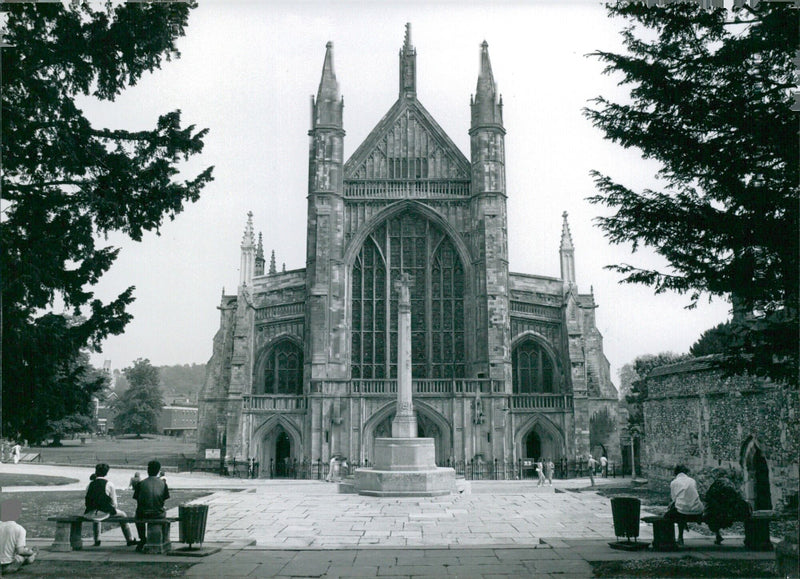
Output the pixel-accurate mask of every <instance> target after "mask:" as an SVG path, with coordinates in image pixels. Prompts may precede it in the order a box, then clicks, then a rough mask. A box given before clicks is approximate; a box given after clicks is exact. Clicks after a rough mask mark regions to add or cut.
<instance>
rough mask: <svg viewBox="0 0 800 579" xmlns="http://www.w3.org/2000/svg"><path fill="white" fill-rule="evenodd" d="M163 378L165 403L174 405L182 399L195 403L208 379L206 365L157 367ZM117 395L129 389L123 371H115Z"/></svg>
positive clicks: (162, 386)
mask: <svg viewBox="0 0 800 579" xmlns="http://www.w3.org/2000/svg"><path fill="white" fill-rule="evenodd" d="M156 368H158V375H159V376H160V377H161V389H162V391H163V392H164V402H166V403H172V401H173V399H176V398H182V399H184V402H185V401H187V400H188V401H190V402H191V403H195V402H196V401H197V393H198V392H200V388H202V386H203V380H205V377H206V365H205V364H176V365H175V366H156ZM114 378H115V379H116V388H115V391H116V393H117V395H120V394H122V392H124V391H125V390H127V389H128V381H127V380H126V379H125V375H124V374H123V373H122V371H121V370H115V371H114Z"/></svg>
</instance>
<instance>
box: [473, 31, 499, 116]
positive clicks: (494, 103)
mask: <svg viewBox="0 0 800 579" xmlns="http://www.w3.org/2000/svg"><path fill="white" fill-rule="evenodd" d="M471 108H472V129H476V128H478V127H482V126H496V127H499V128H501V129H502V127H503V97H500V98H499V100H498V97H497V86H496V85H495V82H494V75H493V74H492V63H491V61H490V60H489V44H488V43H487V42H486V41H485V40H484V41H483V42H482V43H481V65H480V72H479V73H478V85H477V87H476V88H475V97H474V98H473V99H472V102H471Z"/></svg>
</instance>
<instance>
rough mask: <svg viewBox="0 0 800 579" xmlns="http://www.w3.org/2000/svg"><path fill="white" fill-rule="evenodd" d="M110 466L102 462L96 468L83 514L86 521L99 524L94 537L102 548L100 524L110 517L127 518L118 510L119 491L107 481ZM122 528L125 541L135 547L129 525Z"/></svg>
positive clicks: (122, 524) (97, 544) (87, 490)
mask: <svg viewBox="0 0 800 579" xmlns="http://www.w3.org/2000/svg"><path fill="white" fill-rule="evenodd" d="M108 468H109V467H108V465H107V464H106V463H104V462H101V463H100V464H98V465H97V466H95V467H94V478H92V480H91V482H90V483H89V486H87V487H86V499H85V504H86V510H85V511H84V513H83V516H84V518H85V519H88V520H91V521H92V522H94V523H96V524H97V527H96V533H95V537H94V546H95V547H99V546H100V536H99V530H100V527H99V523H100V521H102V520H104V519H107V518H108V517H127V515H126V514H125V512H124V511H121V510H119V509H118V508H117V489H116V488H115V487H114V483H112V482H111V481H110V480H108V479H106V475H107V474H108ZM119 526H120V527H122V534H123V535H125V540H126V541H127V542H128V545H135V544H136V540H134V538H133V536H132V535H131V528H130V526H129V525H128V523H124V522H122V523H120V524H119Z"/></svg>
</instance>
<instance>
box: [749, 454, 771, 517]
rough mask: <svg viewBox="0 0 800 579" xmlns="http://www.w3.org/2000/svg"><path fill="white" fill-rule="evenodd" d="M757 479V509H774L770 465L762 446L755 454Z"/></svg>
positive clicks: (753, 471) (754, 461)
mask: <svg viewBox="0 0 800 579" xmlns="http://www.w3.org/2000/svg"><path fill="white" fill-rule="evenodd" d="M751 472H752V473H753V478H754V479H755V501H754V502H755V505H754V508H755V510H757V511H761V510H767V511H768V510H770V509H772V495H771V493H770V490H769V466H767V459H766V458H764V454H763V453H762V452H761V449H760V448H757V449H756V451H755V453H754V454H753V464H752V471H751Z"/></svg>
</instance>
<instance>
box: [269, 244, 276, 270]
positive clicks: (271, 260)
mask: <svg viewBox="0 0 800 579" xmlns="http://www.w3.org/2000/svg"><path fill="white" fill-rule="evenodd" d="M276 273H278V269H277V268H276V267H275V250H274V249H273V250H272V255H271V256H270V257H269V275H275V274H276Z"/></svg>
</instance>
